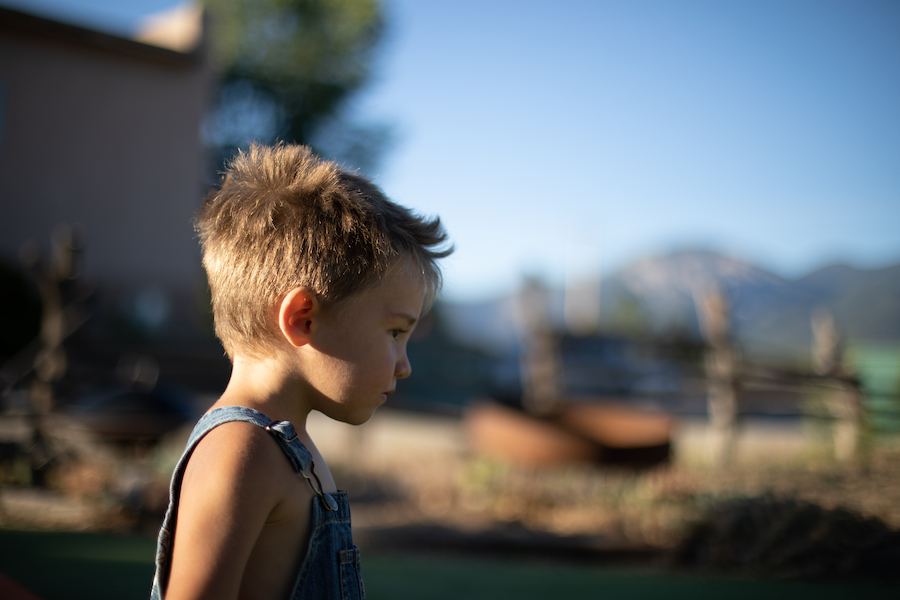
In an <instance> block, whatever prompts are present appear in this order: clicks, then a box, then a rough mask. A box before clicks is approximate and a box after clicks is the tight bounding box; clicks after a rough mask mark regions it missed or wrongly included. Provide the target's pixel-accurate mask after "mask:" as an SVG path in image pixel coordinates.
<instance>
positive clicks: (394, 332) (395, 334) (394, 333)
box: [391, 329, 407, 339]
mask: <svg viewBox="0 0 900 600" xmlns="http://www.w3.org/2000/svg"><path fill="white" fill-rule="evenodd" d="M406 332H407V330H406V329H391V336H392V337H393V338H394V339H397V338H398V337H400V336H401V335H403V334H404V333H406Z"/></svg>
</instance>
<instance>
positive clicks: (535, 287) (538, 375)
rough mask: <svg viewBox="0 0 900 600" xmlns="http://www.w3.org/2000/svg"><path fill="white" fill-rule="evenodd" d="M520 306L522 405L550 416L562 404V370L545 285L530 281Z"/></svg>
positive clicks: (523, 291) (521, 296)
mask: <svg viewBox="0 0 900 600" xmlns="http://www.w3.org/2000/svg"><path fill="white" fill-rule="evenodd" d="M518 308H519V330H520V334H521V338H522V346H523V348H522V355H521V370H522V407H523V408H524V409H525V410H526V411H527V412H529V413H531V414H534V415H549V414H552V413H553V412H554V411H555V410H556V408H557V407H558V406H559V402H560V394H561V389H560V371H561V369H560V364H559V341H558V336H557V334H556V331H555V330H554V328H553V325H552V323H551V319H550V307H549V303H548V299H547V289H546V287H545V286H544V285H543V284H542V283H541V282H540V281H538V280H536V279H532V280H530V281H528V282H527V283H526V284H525V287H524V288H523V290H522V292H521V294H520V296H519V307H518Z"/></svg>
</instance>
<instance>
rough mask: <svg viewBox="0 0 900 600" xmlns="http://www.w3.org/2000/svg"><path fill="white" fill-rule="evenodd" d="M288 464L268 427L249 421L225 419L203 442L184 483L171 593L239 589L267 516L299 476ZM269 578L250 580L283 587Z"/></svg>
mask: <svg viewBox="0 0 900 600" xmlns="http://www.w3.org/2000/svg"><path fill="white" fill-rule="evenodd" d="M286 465H287V461H286V459H285V457H284V456H283V454H282V452H281V449H280V448H279V447H278V445H277V444H276V443H275V442H274V440H272V439H271V437H270V436H269V434H268V433H266V432H265V431H263V430H262V429H260V428H259V427H257V426H255V425H251V424H248V423H240V422H235V423H226V424H224V425H220V426H219V427H217V428H216V429H214V430H212V431H211V432H210V433H209V434H207V436H206V437H205V438H204V439H203V440H202V441H201V442H200V444H198V446H197V448H196V449H195V450H194V453H193V455H192V456H191V459H190V461H189V462H188V466H187V469H186V471H185V476H184V481H183V484H182V489H181V498H180V504H179V508H178V521H177V525H176V531H175V543H174V548H173V551H172V570H171V574H170V577H169V584H168V588H167V589H166V593H165V598H166V600H185V599H191V600H193V599H200V598H216V599H223V600H231V599H237V598H238V597H239V595H241V587H242V583H245V584H246V583H247V582H245V581H244V576H245V573H246V571H247V566H248V563H249V562H250V561H251V555H252V554H253V553H254V549H255V548H257V547H258V546H259V542H260V537H261V536H262V535H263V534H264V530H267V523H270V522H272V521H275V522H278V521H279V520H280V519H281V517H280V516H279V513H281V512H284V509H283V505H284V504H285V497H286V495H287V494H288V490H289V489H290V487H289V485H290V483H291V482H292V480H293V477H291V475H292V472H291V471H290V470H289V467H286ZM285 475H287V481H285ZM307 507H308V503H307ZM306 521H308V515H307V518H306ZM306 521H303V522H306ZM262 546H263V547H265V544H262ZM257 552H259V550H257ZM253 560H254V562H259V557H258V556H253ZM266 579H267V581H263V582H251V583H253V584H254V586H253V588H250V589H252V590H253V592H255V593H251V595H253V596H256V595H260V596H261V597H265V593H267V594H268V597H280V596H283V595H284V594H283V593H282V592H283V590H282V589H281V586H283V583H281V582H280V581H278V579H279V578H278V577H277V576H276V577H268V578H266ZM257 584H258V585H257ZM250 589H248V590H247V591H250Z"/></svg>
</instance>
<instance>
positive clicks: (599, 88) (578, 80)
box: [2, 0, 900, 299]
mask: <svg viewBox="0 0 900 600" xmlns="http://www.w3.org/2000/svg"><path fill="white" fill-rule="evenodd" d="M2 1H3V3H5V4H8V5H9V4H13V3H15V2H16V1H19V0H2ZM27 4H30V5H31V6H36V5H39V4H40V5H56V6H59V5H63V6H65V7H67V9H68V10H70V11H71V13H70V14H73V15H81V16H82V17H83V18H85V19H97V18H105V19H107V21H106V24H107V25H109V26H122V27H125V26H127V24H128V23H129V22H130V20H131V19H133V18H134V17H135V16H136V15H139V14H142V13H147V12H152V11H153V10H154V9H158V8H165V7H166V6H171V5H172V4H175V2H172V1H171V0H144V1H137V2H130V3H128V2H121V1H118V2H117V1H113V0H80V1H79V0H30V1H29V2H27ZM92 7H93V8H92ZM385 7H386V14H387V18H388V37H387V39H386V41H385V44H384V46H383V47H382V49H381V54H380V57H379V60H378V61H377V63H376V64H377V72H376V79H375V81H374V83H373V85H372V86H371V87H370V88H369V89H368V90H366V91H365V92H364V94H363V96H361V97H360V98H359V101H358V102H357V104H356V107H355V110H356V112H357V114H358V115H359V116H360V117H361V118H368V119H374V120H379V121H384V122H387V123H390V124H391V125H393V126H394V128H395V130H396V132H397V143H396V145H395V146H394V148H393V149H392V151H391V152H390V154H389V155H388V156H387V157H386V159H385V161H384V164H383V166H382V168H381V170H380V172H378V173H372V174H369V175H372V176H374V177H375V179H376V181H377V182H378V183H379V184H380V185H381V186H382V187H383V188H384V189H385V191H386V192H387V193H388V194H389V195H390V196H392V197H393V198H395V199H396V200H398V201H399V202H401V203H403V204H406V205H409V206H412V207H414V208H416V209H418V210H420V211H422V212H426V213H430V214H439V215H440V216H441V217H442V219H443V220H444V222H445V223H446V225H447V228H448V230H449V231H450V233H451V236H452V237H453V239H454V241H455V243H456V247H457V252H456V254H455V255H454V256H453V257H451V258H450V259H448V261H447V263H446V269H445V271H446V295H447V296H448V297H449V298H451V299H476V298H481V297H488V296H491V295H493V294H497V293H501V292H504V291H508V290H510V289H513V288H514V287H515V286H516V285H518V283H519V282H520V281H521V279H522V277H523V276H524V275H525V274H537V275H541V276H543V277H545V278H546V279H548V280H550V281H552V282H561V281H563V280H564V278H565V277H566V275H567V274H568V276H570V277H573V278H575V279H577V278H580V277H587V276H589V275H592V274H596V273H608V272H611V271H613V270H615V269H617V268H619V267H621V266H623V265H625V264H627V263H628V262H629V261H631V260H634V259H637V258H639V257H641V256H644V255H646V254H653V253H662V252H665V251H668V250H671V249H675V248H683V247H697V246H701V247H706V248H714V249H718V250H721V251H724V252H727V253H731V254H734V255H736V256H738V257H741V258H744V259H746V260H749V261H752V262H755V263H757V264H759V265H761V266H763V267H767V268H770V269H772V270H774V271H775V272H777V273H779V274H781V275H785V276H789V277H791V276H797V275H802V274H804V273H805V272H807V271H809V270H811V269H813V268H816V267H818V266H821V265H823V264H825V263H828V262H834V261H841V262H847V263H850V264H854V265H857V266H860V267H878V266H883V265H886V264H890V263H894V262H900V2H895V1H892V0H884V1H874V0H853V1H851V0H778V1H773V0H716V1H713V0H706V1H688V0H683V1H675V0H617V1H603V0H595V1H590V0H556V1H554V2H548V1H542V2H538V1H528V0H495V1H485V0H454V1H453V2H440V1H423V0H387V1H386V2H385ZM92 11H93V12H92ZM90 15H93V17H91V16H90Z"/></svg>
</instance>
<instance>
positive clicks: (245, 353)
mask: <svg viewBox="0 0 900 600" xmlns="http://www.w3.org/2000/svg"><path fill="white" fill-rule="evenodd" d="M197 230H198V232H199V235H200V241H201V246H202V249H203V265H204V267H205V269H206V272H207V275H208V278H209V285H210V288H211V290H212V304H213V313H214V315H215V326H216V335H217V336H218V337H219V339H220V340H221V341H222V344H223V345H224V347H225V350H226V352H227V353H228V356H229V358H230V359H231V361H232V363H233V370H232V374H231V379H230V381H229V383H228V387H227V389H226V390H225V392H224V393H223V394H222V397H221V398H220V399H219V400H218V401H217V402H216V403H215V404H214V405H213V406H212V408H211V409H210V410H209V412H207V413H206V414H205V415H204V416H203V418H202V419H201V420H200V422H199V423H198V424H197V426H196V427H195V429H194V431H193V433H192V435H191V439H190V441H189V442H188V446H187V449H186V450H185V453H184V455H183V456H182V458H181V460H180V461H179V464H178V466H177V467H176V470H175V474H174V475H173V478H172V488H171V498H170V503H169V509H168V511H167V514H166V519H165V521H164V523H163V527H162V529H161V531H160V538H159V546H158V551H157V566H156V576H155V578H154V582H153V591H152V596H151V597H152V598H156V599H159V598H162V597H163V596H164V597H165V598H166V600H179V599H183V598H216V599H229V598H242V599H254V598H260V599H262V598H265V599H267V600H269V599H274V598H284V599H288V598H290V599H292V600H293V599H310V600H312V599H316V600H321V599H330V598H335V599H339V598H364V597H365V592H364V590H363V585H362V579H361V578H360V575H359V550H358V548H357V547H356V546H355V545H354V544H353V540H352V537H351V534H350V511H349V504H348V499H347V494H346V492H343V491H337V489H336V486H335V483H334V479H333V478H332V476H331V473H330V472H329V470H328V467H327V465H326V464H325V461H324V460H323V459H322V457H321V455H320V454H319V452H318V450H317V449H316V446H315V444H313V441H312V440H311V439H310V437H309V435H308V434H307V432H306V416H307V415H308V414H309V412H310V411H311V410H318V411H320V412H322V413H324V414H326V415H328V416H330V417H332V418H333V419H337V420H339V421H344V422H346V423H352V424H354V425H359V424H362V423H365V422H366V421H367V420H368V419H369V418H370V417H371V416H372V413H373V412H374V411H375V409H376V408H378V406H380V405H381V404H383V403H384V402H385V401H386V400H387V397H388V396H389V395H390V394H391V393H392V392H393V391H394V388H395V386H396V383H397V380H398V379H403V378H404V377H408V376H409V374H410V371H411V370H410V364H409V361H408V359H407V356H406V343H407V340H408V339H409V336H410V333H411V332H412V329H413V328H414V327H415V325H416V322H417V320H418V319H419V316H420V314H421V312H422V310H425V309H427V307H428V306H429V304H430V303H431V302H432V300H433V299H434V297H435V295H436V293H437V291H438V289H439V287H440V271H439V270H438V267H437V265H436V260H437V259H438V258H442V257H444V256H446V255H448V254H449V253H450V252H451V249H447V248H446V247H443V246H444V243H445V242H446V234H445V233H444V231H443V229H442V227H441V224H440V222H439V220H438V219H434V220H425V219H422V218H419V217H417V216H415V215H413V214H412V213H411V212H410V211H408V210H407V209H405V208H403V207H401V206H398V205H396V204H394V203H393V202H391V201H389V200H388V199H387V198H385V196H384V195H383V194H382V193H381V191H380V190H379V189H378V188H377V187H375V186H374V185H373V184H371V183H370V182H369V181H367V180H365V179H364V178H362V177H359V176H357V175H355V174H352V173H348V172H346V171H343V170H341V169H339V168H338V167H337V166H336V165H334V164H333V163H330V162H326V161H322V160H319V159H317V158H316V157H315V156H314V155H313V154H312V153H311V151H310V150H309V149H308V148H306V147H304V146H294V145H279V146H276V147H272V148H268V147H262V146H256V145H255V146H252V147H251V148H250V149H249V151H247V152H242V153H239V154H238V155H237V156H236V157H235V158H234V160H233V161H232V162H231V164H230V165H229V167H228V169H227V171H226V177H225V179H224V182H223V184H222V186H221V189H219V190H218V191H216V192H214V193H212V194H211V195H210V196H209V197H208V198H207V199H206V201H205V203H204V206H203V208H202V209H201V210H200V212H199V215H198V219H197Z"/></svg>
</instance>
